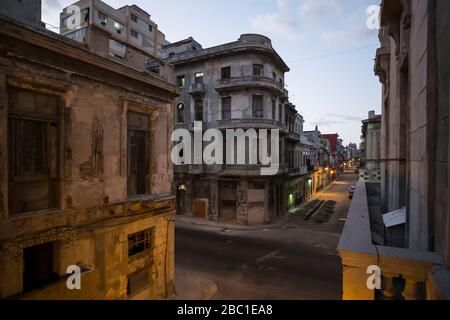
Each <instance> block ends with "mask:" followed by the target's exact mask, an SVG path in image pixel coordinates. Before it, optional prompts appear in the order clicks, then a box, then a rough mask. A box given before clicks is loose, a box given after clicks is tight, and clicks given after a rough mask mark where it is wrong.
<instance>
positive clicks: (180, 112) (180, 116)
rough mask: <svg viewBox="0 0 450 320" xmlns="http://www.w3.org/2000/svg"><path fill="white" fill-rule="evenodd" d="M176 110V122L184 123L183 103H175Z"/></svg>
mask: <svg viewBox="0 0 450 320" xmlns="http://www.w3.org/2000/svg"><path fill="white" fill-rule="evenodd" d="M175 112H176V119H175V120H176V122H177V123H184V104H183V103H179V104H178V105H177V108H176V110H175Z"/></svg>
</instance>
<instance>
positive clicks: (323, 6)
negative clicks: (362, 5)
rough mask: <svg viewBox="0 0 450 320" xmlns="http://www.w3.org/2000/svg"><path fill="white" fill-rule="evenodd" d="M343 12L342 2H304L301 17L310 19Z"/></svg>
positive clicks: (313, 0) (317, 0)
mask: <svg viewBox="0 0 450 320" xmlns="http://www.w3.org/2000/svg"><path fill="white" fill-rule="evenodd" d="M342 10H343V8H342V1H340V0H303V1H302V2H301V3H300V6H299V12H300V17H304V18H310V19H314V18H316V17H317V16H321V15H324V14H329V13H332V14H337V13H341V12H342Z"/></svg>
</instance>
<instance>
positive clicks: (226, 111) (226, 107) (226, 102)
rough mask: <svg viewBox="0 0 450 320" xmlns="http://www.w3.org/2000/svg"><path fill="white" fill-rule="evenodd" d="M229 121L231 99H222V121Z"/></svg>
mask: <svg viewBox="0 0 450 320" xmlns="http://www.w3.org/2000/svg"><path fill="white" fill-rule="evenodd" d="M230 119H231V97H223V98H222V120H230Z"/></svg>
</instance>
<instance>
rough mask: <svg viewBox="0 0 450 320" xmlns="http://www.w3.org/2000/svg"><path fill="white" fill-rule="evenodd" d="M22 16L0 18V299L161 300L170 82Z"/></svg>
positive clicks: (169, 250)
mask: <svg viewBox="0 0 450 320" xmlns="http://www.w3.org/2000/svg"><path fill="white" fill-rule="evenodd" d="M14 2H15V3H17V4H18V5H19V6H20V5H21V4H20V2H18V1H14ZM35 12H36V14H37V15H40V12H41V11H40V9H39V10H36V11H35ZM28 14H29V12H25V16H24V17H22V18H21V19H19V20H15V19H18V18H20V17H18V16H17V15H14V16H13V18H14V19H12V18H10V17H6V16H3V15H2V16H1V17H0V43H1V45H0V46H1V48H2V49H1V50H0V273H1V277H0V298H15V299H86V300H94V299H155V298H166V297H168V296H170V295H171V294H172V293H173V290H174V227H173V223H172V222H173V219H174V217H175V197H174V195H173V194H172V179H173V166H172V162H171V159H170V151H169V150H170V149H171V142H170V133H171V131H172V116H173V113H172V105H173V99H174V97H175V95H176V94H177V92H178V89H177V88H176V87H175V86H174V85H171V84H169V83H168V82H167V81H166V80H164V79H162V78H161V77H160V76H157V75H152V74H146V73H143V72H140V71H137V70H136V69H133V68H130V67H127V66H124V65H123V64H119V63H116V62H114V61H112V60H110V59H105V58H104V57H102V56H98V55H96V54H94V53H92V52H90V51H89V50H87V49H86V47H85V46H84V45H83V44H80V43H78V42H76V41H73V40H71V39H68V38H67V37H64V36H61V35H58V34H55V33H52V32H50V31H48V30H45V29H44V28H41V29H36V28H34V27H32V26H33V25H34V21H35V20H37V19H38V17H39V16H36V17H31V21H32V23H27V19H28ZM71 268H72V269H71ZM77 269H78V270H80V271H81V272H82V273H81V279H80V280H81V290H76V289H75V290H69V288H68V287H67V283H66V280H67V279H68V276H69V275H70V274H68V272H73V271H68V270H77Z"/></svg>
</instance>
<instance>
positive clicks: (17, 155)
mask: <svg viewBox="0 0 450 320" xmlns="http://www.w3.org/2000/svg"><path fill="white" fill-rule="evenodd" d="M10 95H11V99H10V106H9V109H8V154H9V170H8V174H9V178H8V181H9V199H10V201H9V210H10V212H11V213H12V214H16V213H24V212H32V211H39V210H48V209H57V207H58V201H57V199H58V180H59V179H58V178H59V161H58V153H59V147H58V145H59V129H58V128H59V120H58V118H59V103H60V102H59V97H57V96H51V95H43V94H38V93H34V92H32V91H28V90H22V89H11V90H10Z"/></svg>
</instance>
